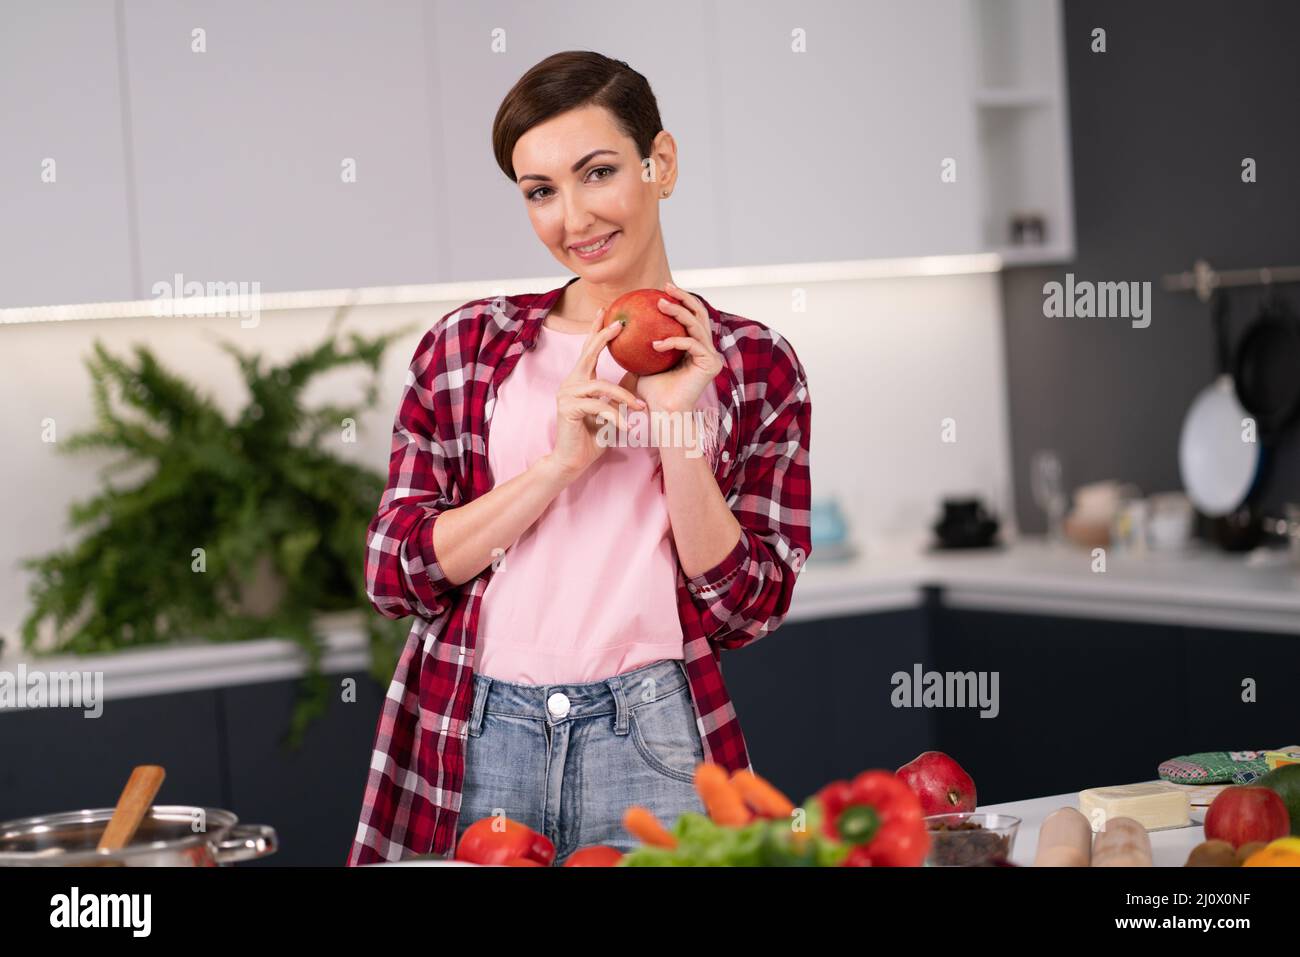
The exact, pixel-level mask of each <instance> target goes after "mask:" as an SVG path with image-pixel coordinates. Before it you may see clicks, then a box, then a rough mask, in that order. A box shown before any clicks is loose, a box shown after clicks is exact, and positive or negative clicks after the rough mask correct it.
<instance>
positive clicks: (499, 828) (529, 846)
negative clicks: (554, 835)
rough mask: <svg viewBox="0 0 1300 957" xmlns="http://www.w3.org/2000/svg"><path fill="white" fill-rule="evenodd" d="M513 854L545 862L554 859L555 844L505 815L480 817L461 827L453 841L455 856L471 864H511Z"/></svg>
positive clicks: (515, 856) (542, 863)
mask: <svg viewBox="0 0 1300 957" xmlns="http://www.w3.org/2000/svg"><path fill="white" fill-rule="evenodd" d="M498 822H499V823H498ZM517 858H522V859H524V860H525V861H531V862H535V863H537V864H540V865H542V866H544V867H545V866H549V865H550V863H551V862H552V861H553V860H555V845H554V844H552V843H551V842H550V839H548V838H547V837H546V836H545V835H542V834H538V833H537V832H536V831H534V830H533V829H532V828H530V827H528V826H526V825H524V824H520V823H519V822H518V821H512V820H510V818H508V817H506V818H498V817H485V818H480V819H479V820H477V821H475V822H474V823H473V824H471V825H470V826H469V827H467V828H465V833H464V834H462V835H461V836H460V842H459V843H458V844H457V845H456V860H458V861H469V862H470V863H471V864H488V865H492V864H512V865H513V862H514V861H515V860H516V859H517Z"/></svg>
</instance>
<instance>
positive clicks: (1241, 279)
mask: <svg viewBox="0 0 1300 957" xmlns="http://www.w3.org/2000/svg"><path fill="white" fill-rule="evenodd" d="M1162 282H1163V285H1164V288H1165V289H1166V290H1168V291H1169V292H1188V291H1194V292H1195V293H1196V297H1197V298H1198V299H1200V300H1201V302H1208V301H1209V299H1210V296H1211V295H1212V294H1213V293H1214V290H1215V289H1217V288H1220V287H1223V286H1268V285H1271V284H1272V283H1275V282H1300V266H1271V267H1264V268H1261V269H1225V270H1224V271H1223V272H1218V271H1216V270H1215V269H1214V268H1213V267H1212V266H1211V265H1210V264H1209V263H1208V262H1206V261H1205V260H1204V259H1198V260H1196V265H1194V266H1193V267H1192V271H1191V272H1176V273H1170V274H1168V275H1166V276H1164V278H1163V280H1162Z"/></svg>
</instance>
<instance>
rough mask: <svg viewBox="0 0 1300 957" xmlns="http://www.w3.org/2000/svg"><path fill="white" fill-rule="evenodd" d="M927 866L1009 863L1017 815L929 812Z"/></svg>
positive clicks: (979, 865) (982, 812)
mask: <svg viewBox="0 0 1300 957" xmlns="http://www.w3.org/2000/svg"><path fill="white" fill-rule="evenodd" d="M925 827H926V830H927V831H929V833H930V853H929V855H927V856H926V859H925V863H926V866H928V867H998V866H1002V865H1005V864H1009V863H1010V861H1011V848H1012V846H1013V845H1014V844H1015V842H1016V831H1017V830H1019V828H1020V818H1018V817H1013V816H1011V815H1010V814H990V813H988V812H985V811H964V812H956V813H952V814H932V815H930V816H929V817H927V818H926V819H925Z"/></svg>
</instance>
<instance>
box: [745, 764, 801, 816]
mask: <svg viewBox="0 0 1300 957" xmlns="http://www.w3.org/2000/svg"><path fill="white" fill-rule="evenodd" d="M731 783H732V784H734V785H735V786H736V788H737V790H739V791H740V796H741V798H743V799H744V801H745V803H746V804H748V805H749V807H750V809H751V810H752V811H753V812H754V813H755V814H757V815H758V816H759V817H789V816H790V814H791V813H792V812H793V811H794V802H793V801H791V800H790V799H789V798H788V797H786V796H785V795H784V794H782V793H781V792H780V791H779V790H778V789H777V788H775V787H773V786H772V784H771V782H769V781H768V780H767V779H766V778H761V777H759V776H758V775H757V774H755V773H754V772H753V771H749V770H745V769H743V768H742V769H741V770H739V771H733V772H732V774H731Z"/></svg>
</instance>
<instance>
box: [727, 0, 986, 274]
mask: <svg viewBox="0 0 1300 957" xmlns="http://www.w3.org/2000/svg"><path fill="white" fill-rule="evenodd" d="M716 8H717V19H718V48H717V52H716V72H717V78H716V83H717V87H716V91H717V112H718V122H717V123H716V125H715V127H714V139H715V142H716V143H717V147H716V148H717V151H718V154H719V156H720V158H721V161H722V175H721V176H719V177H718V178H717V179H716V180H715V182H714V187H715V188H716V189H718V190H719V191H720V193H721V194H722V204H723V208H724V213H723V216H724V219H723V222H724V234H723V243H724V256H725V260H724V265H736V266H740V265H753V264H765V263H786V262H808V261H813V260H840V259H866V258H877V257H893V256H912V255H932V254H941V253H965V252H972V251H974V250H976V249H978V247H979V245H980V239H979V197H978V177H977V175H976V171H977V169H978V165H977V164H976V163H975V162H974V160H975V156H974V154H975V143H976V132H975V115H974V112H973V110H972V107H971V104H970V97H969V88H970V78H971V76H972V72H973V70H972V59H973V56H974V48H973V46H972V43H971V29H972V27H971V23H970V19H969V17H970V7H969V5H968V3H967V2H965V0H924V2H909V3H898V2H893V0H855V2H831V3H828V2H820V3H818V2H814V3H785V2H760V3H753V2H749V0H716ZM800 51H802V52H800ZM945 164H947V165H945ZM945 169H947V170H949V171H950V172H951V174H952V175H951V176H949V177H948V179H950V180H951V181H945V177H944V176H943V173H944V171H945ZM953 177H955V178H953Z"/></svg>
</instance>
